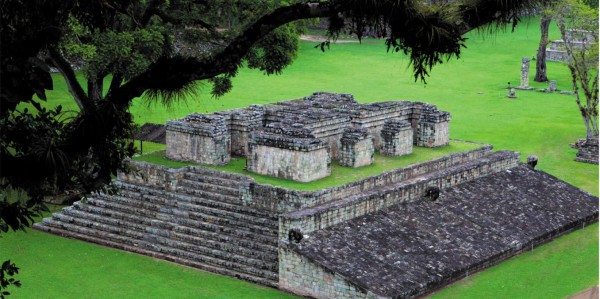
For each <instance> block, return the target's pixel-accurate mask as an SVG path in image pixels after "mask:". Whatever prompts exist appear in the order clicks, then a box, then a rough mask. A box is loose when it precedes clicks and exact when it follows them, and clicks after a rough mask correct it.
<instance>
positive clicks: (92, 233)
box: [34, 218, 278, 288]
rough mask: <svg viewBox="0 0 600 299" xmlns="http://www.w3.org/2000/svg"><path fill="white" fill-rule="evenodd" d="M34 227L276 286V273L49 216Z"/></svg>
mask: <svg viewBox="0 0 600 299" xmlns="http://www.w3.org/2000/svg"><path fill="white" fill-rule="evenodd" d="M34 228H36V229H38V230H41V231H45V232H48V233H52V234H56V235H61V236H65V237H69V238H73V239H78V240H82V241H86V242H91V243H95V244H99V245H103V246H107V247H111V248H116V249H120V250H125V251H129V252H134V253H138V254H143V255H147V256H151V257H154V258H157V259H162V260H167V261H171V262H174V263H178V264H181V265H186V266H190V267H194V268H198V269H201V270H205V271H209V272H213V273H218V274H222V275H227V276H232V277H236V278H239V279H244V280H248V281H251V282H255V283H259V284H262V285H267V286H270V287H274V288H276V287H277V286H278V282H277V277H276V274H274V275H270V276H269V278H265V277H260V276H256V275H252V274H248V273H243V272H239V271H235V270H232V269H230V268H227V267H221V266H217V265H214V264H207V263H203V262H200V261H198V260H195V259H190V258H187V257H184V256H179V255H173V254H170V253H168V252H165V251H161V250H160V247H158V246H155V245H152V244H150V243H147V242H144V241H139V243H138V245H131V243H129V242H120V241H116V242H115V241H112V240H111V239H110V238H106V236H107V235H109V234H104V235H99V231H97V230H94V229H90V228H82V227H77V226H75V225H73V224H69V223H64V222H57V221H55V220H53V219H50V218H47V219H44V220H43V222H42V223H38V224H35V225H34ZM96 236H100V237H96Z"/></svg>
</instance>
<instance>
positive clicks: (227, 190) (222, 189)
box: [177, 177, 240, 196]
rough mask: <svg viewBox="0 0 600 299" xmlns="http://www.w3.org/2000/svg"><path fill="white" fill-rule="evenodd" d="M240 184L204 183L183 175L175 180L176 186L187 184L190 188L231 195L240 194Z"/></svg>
mask: <svg viewBox="0 0 600 299" xmlns="http://www.w3.org/2000/svg"><path fill="white" fill-rule="evenodd" d="M239 185H240V184H237V186H236V187H230V186H224V185H219V184H213V183H206V182H201V181H196V180H193V179H190V178H186V177H183V178H181V179H178V180H177V186H187V187H190V188H196V189H200V190H207V191H209V192H214V193H220V194H224V195H231V196H239V195H240V188H239V187H240V186H239Z"/></svg>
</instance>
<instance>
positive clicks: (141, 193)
mask: <svg viewBox="0 0 600 299" xmlns="http://www.w3.org/2000/svg"><path fill="white" fill-rule="evenodd" d="M241 183H242V181H241V179H240V177H238V176H236V175H232V174H228V173H224V172H217V171H214V170H203V169H202V168H190V169H189V170H188V171H186V172H184V173H183V175H182V177H181V178H180V179H178V181H177V185H176V187H175V188H174V190H165V189H164V188H159V187H155V186H144V185H140V184H137V183H134V182H126V181H116V182H115V184H116V185H117V186H119V188H120V191H119V192H118V193H117V194H114V195H108V194H96V195H94V196H92V197H90V198H88V199H86V200H81V201H79V202H76V203H75V204H74V205H73V206H71V207H67V208H64V209H63V210H62V211H61V212H60V213H56V214H54V215H53V216H52V218H46V219H44V220H43V221H42V222H41V223H38V224H36V225H34V228H36V229H38V230H41V231H46V232H49V233H53V234H57V235H61V236H66V237H70V238H74V239H79V240H83V241H87V242H93V243H97V244H100V245H104V246H108V247H113V248H117V249H121V250H126V251H131V252H135V253H139V254H144V255H149V256H152V257H155V258H159V259H164V260H168V261H172V262H175V263H179V264H183V265H187V266H191V267H195V268H199V269H202V270H206V271H210V272H215V273H219V274H223V275H228V276H233V277H236V278H240V279H245V280H248V281H251V282H255V283H260V284H263V285H267V286H271V287H277V283H278V274H277V272H278V257H277V242H278V241H277V230H278V219H277V214H275V213H272V212H268V211H263V210H258V209H255V208H252V207H249V206H245V205H243V203H242V201H241V195H240V192H239V189H240V184H241Z"/></svg>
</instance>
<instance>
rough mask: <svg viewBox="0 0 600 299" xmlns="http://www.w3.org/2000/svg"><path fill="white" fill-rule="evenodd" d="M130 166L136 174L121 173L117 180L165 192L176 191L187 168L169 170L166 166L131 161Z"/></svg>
mask: <svg viewBox="0 0 600 299" xmlns="http://www.w3.org/2000/svg"><path fill="white" fill-rule="evenodd" d="M128 163H129V165H130V166H131V167H132V168H133V169H134V171H135V172H131V173H127V174H126V173H124V172H119V173H118V174H117V178H118V179H119V180H120V181H123V182H131V183H135V184H140V185H148V186H153V187H158V188H159V189H164V190H175V188H176V187H177V180H178V179H181V178H182V177H183V174H184V172H185V171H186V170H187V167H183V168H167V167H164V166H160V165H156V164H151V163H146V162H140V161H132V160H130V161H129V162H128Z"/></svg>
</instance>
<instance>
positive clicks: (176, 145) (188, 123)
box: [166, 114, 231, 165]
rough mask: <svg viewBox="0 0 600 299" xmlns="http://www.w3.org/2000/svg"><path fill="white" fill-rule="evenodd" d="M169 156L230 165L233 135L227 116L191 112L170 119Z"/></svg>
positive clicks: (168, 128)
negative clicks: (175, 118) (181, 116)
mask: <svg viewBox="0 0 600 299" xmlns="http://www.w3.org/2000/svg"><path fill="white" fill-rule="evenodd" d="M166 135H167V136H166V139H167V153H166V156H167V158H168V159H172V160H177V161H188V162H196V163H201V164H209V165H226V164H227V163H229V160H230V158H231V155H230V153H229V148H230V144H231V135H230V131H229V124H228V121H227V119H226V118H225V117H223V116H219V115H204V114H190V115H188V116H186V117H184V118H182V119H177V120H171V121H168V122H167V133H166Z"/></svg>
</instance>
